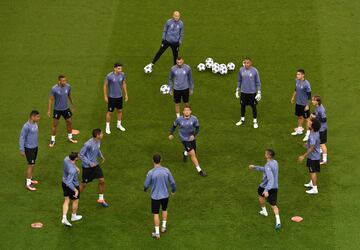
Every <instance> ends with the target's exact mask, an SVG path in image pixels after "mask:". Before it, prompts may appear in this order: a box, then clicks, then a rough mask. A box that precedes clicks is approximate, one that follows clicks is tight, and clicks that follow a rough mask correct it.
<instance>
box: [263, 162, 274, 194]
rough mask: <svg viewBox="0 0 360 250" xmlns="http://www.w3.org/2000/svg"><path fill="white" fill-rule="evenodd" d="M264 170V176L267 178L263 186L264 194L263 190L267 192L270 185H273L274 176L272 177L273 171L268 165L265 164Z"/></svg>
mask: <svg viewBox="0 0 360 250" xmlns="http://www.w3.org/2000/svg"><path fill="white" fill-rule="evenodd" d="M264 171H265V174H266V177H267V179H268V183H267V185H266V187H265V190H264V194H265V192H266V193H267V192H268V191H269V190H270V189H271V188H272V186H273V185H274V182H275V178H274V175H273V173H272V171H271V168H270V166H265V167H264Z"/></svg>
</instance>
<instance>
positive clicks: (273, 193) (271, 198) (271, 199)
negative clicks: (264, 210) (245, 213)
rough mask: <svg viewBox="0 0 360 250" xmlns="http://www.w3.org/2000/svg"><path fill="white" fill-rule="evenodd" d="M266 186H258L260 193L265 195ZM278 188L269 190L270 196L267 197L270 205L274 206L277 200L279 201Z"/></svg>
mask: <svg viewBox="0 0 360 250" xmlns="http://www.w3.org/2000/svg"><path fill="white" fill-rule="evenodd" d="M264 190H265V188H262V187H259V188H258V195H259V196H262V197H264V195H263V193H264ZM277 191H278V190H277V188H275V189H270V190H269V191H268V192H269V196H268V197H267V198H266V200H267V202H269V203H270V205H272V206H276V202H277Z"/></svg>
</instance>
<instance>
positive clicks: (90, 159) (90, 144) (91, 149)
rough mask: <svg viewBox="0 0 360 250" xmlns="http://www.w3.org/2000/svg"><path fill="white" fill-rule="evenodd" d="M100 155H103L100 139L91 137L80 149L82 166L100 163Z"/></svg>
mask: <svg viewBox="0 0 360 250" xmlns="http://www.w3.org/2000/svg"><path fill="white" fill-rule="evenodd" d="M98 157H103V155H102V153H101V150H100V141H97V140H95V139H94V138H91V139H89V140H88V141H87V142H85V144H84V146H83V147H82V149H81V150H80V159H81V161H82V167H83V168H91V164H94V165H98V164H99V162H98V161H97V158H98Z"/></svg>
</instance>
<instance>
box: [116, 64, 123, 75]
mask: <svg viewBox="0 0 360 250" xmlns="http://www.w3.org/2000/svg"><path fill="white" fill-rule="evenodd" d="M122 66H123V65H122V64H121V63H114V72H115V73H116V74H119V73H121V72H122Z"/></svg>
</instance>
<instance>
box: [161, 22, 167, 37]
mask: <svg viewBox="0 0 360 250" xmlns="http://www.w3.org/2000/svg"><path fill="white" fill-rule="evenodd" d="M167 31H168V21H166V23H165V25H164V29H163V34H162V38H161V39H162V40H163V41H164V40H165V39H166V33H167Z"/></svg>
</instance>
